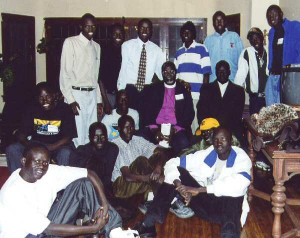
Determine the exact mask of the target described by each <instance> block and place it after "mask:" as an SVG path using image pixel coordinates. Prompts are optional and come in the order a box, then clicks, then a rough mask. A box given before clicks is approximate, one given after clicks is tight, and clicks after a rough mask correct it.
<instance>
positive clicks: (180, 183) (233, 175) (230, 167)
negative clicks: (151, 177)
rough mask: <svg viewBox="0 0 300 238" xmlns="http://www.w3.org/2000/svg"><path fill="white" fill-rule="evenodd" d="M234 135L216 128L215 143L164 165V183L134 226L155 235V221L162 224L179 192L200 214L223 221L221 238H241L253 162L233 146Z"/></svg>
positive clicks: (151, 235)
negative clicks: (140, 219)
mask: <svg viewBox="0 0 300 238" xmlns="http://www.w3.org/2000/svg"><path fill="white" fill-rule="evenodd" d="M231 138H232V135H231V132H230V131H229V130H227V129H225V128H224V127H219V128H216V129H215V130H214V134H213V145H212V146H210V147H209V148H207V149H206V150H201V151H197V152H196V153H194V154H190V155H187V156H183V157H181V158H174V159H171V160H169V161H168V162H167V163H166V165H165V167H164V168H165V183H163V184H162V185H161V187H160V188H159V190H158V192H157V195H156V196H155V197H154V200H153V202H152V204H151V205H150V207H149V209H148V211H147V213H146V217H145V220H144V221H143V222H142V223H139V224H137V225H136V227H135V228H134V229H135V230H138V231H139V233H140V235H144V237H147V238H149V237H155V236H156V230H155V223H156V222H159V223H163V221H164V220H165V218H166V216H167V213H168V211H169V207H170V204H171V202H172V200H173V199H174V197H175V196H176V195H177V193H179V194H180V195H181V196H183V197H184V199H185V202H186V204H188V205H189V206H190V207H191V208H192V209H193V210H194V212H195V214H196V215H197V216H198V217H200V218H202V219H205V220H207V221H212V222H216V223H219V224H221V235H220V237H222V238H225V237H226V238H229V237H230V238H232V237H234V238H238V237H240V229H241V224H242V225H244V223H245V221H246V217H247V213H248V211H249V205H248V202H247V198H246V192H247V188H248V186H249V184H250V181H251V177H250V170H251V161H250V158H249V157H248V155H247V154H246V153H245V152H244V151H243V150H242V149H240V148H238V147H235V146H231ZM172 183H173V184H174V185H172Z"/></svg>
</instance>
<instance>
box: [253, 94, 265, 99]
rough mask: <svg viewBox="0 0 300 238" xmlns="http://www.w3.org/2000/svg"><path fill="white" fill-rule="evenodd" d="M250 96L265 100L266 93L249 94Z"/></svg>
mask: <svg viewBox="0 0 300 238" xmlns="http://www.w3.org/2000/svg"><path fill="white" fill-rule="evenodd" d="M249 95H250V96H254V97H258V98H264V97H265V93H249Z"/></svg>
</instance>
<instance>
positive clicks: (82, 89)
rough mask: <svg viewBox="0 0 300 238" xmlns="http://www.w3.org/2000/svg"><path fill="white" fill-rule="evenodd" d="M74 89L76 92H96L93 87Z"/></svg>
mask: <svg viewBox="0 0 300 238" xmlns="http://www.w3.org/2000/svg"><path fill="white" fill-rule="evenodd" d="M72 88H73V89H74V90H79V91H88V92H90V91H93V90H94V88H92V87H75V86H72Z"/></svg>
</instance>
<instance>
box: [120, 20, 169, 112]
mask: <svg viewBox="0 0 300 238" xmlns="http://www.w3.org/2000/svg"><path fill="white" fill-rule="evenodd" d="M152 32H153V27H152V22H151V21H150V20H149V19H147V18H144V19H141V20H140V21H139V23H138V37H137V38H136V39H132V40H128V41H126V42H124V43H123V45H122V65H121V70H120V74H119V79H118V90H121V89H125V90H126V91H127V94H128V97H129V107H130V108H133V109H135V110H138V111H139V108H138V103H139V100H140V99H139V97H140V92H141V91H142V90H143V88H144V86H145V85H149V84H151V83H152V81H153V79H155V78H156V79H157V78H159V79H160V80H161V79H162V75H161V66H162V64H163V62H164V61H165V56H164V54H163V52H162V50H161V49H160V48H159V47H158V46H157V45H156V44H154V43H153V42H151V41H150V39H151V36H152ZM155 75H156V76H155Z"/></svg>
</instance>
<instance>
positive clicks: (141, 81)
mask: <svg viewBox="0 0 300 238" xmlns="http://www.w3.org/2000/svg"><path fill="white" fill-rule="evenodd" d="M146 60H147V54H146V49H145V44H143V49H142V52H141V58H140V64H139V73H138V80H137V82H136V85H135V87H136V88H137V90H138V91H139V92H140V91H142V90H143V88H144V85H145V76H146Z"/></svg>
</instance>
